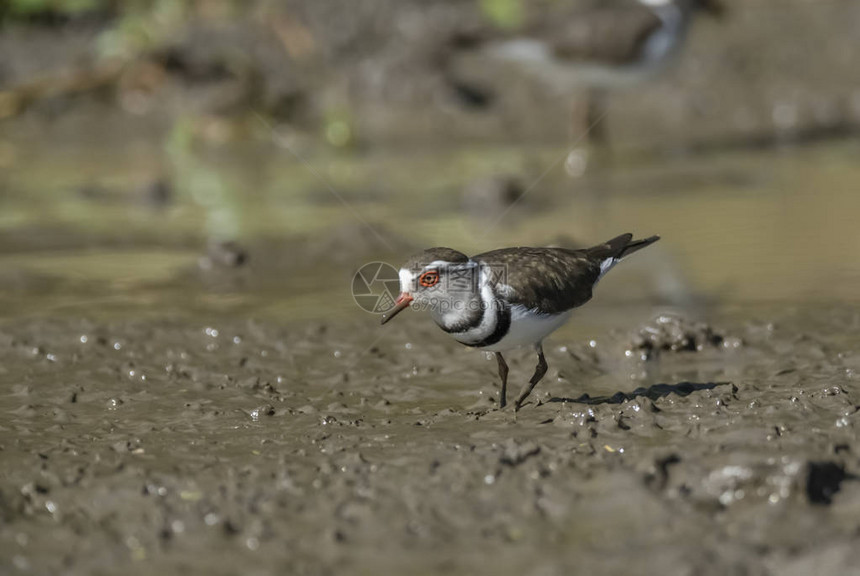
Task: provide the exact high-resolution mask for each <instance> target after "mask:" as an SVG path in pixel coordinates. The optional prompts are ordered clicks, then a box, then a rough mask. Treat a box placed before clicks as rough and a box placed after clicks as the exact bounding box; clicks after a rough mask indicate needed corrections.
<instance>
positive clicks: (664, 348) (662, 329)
mask: <svg viewBox="0 0 860 576" xmlns="http://www.w3.org/2000/svg"><path fill="white" fill-rule="evenodd" d="M743 344H744V342H743V340H742V339H740V338H737V337H733V336H725V335H724V334H722V333H721V332H719V331H717V330H716V329H714V328H713V327H712V326H710V325H709V324H707V323H705V322H696V321H693V320H689V319H687V318H683V317H681V316H675V315H671V314H663V315H661V316H658V317H657V318H655V319H654V320H653V321H651V322H650V323H648V324H646V325H645V326H643V327H642V328H640V329H639V331H638V332H637V333H636V334H634V335H633V337H632V339H631V342H630V346H629V347H628V349H627V350H628V352H630V353H634V352H638V353H639V355H640V356H641V358H642V359H643V360H651V359H653V358H657V357H658V356H660V354H662V353H663V352H701V351H703V350H706V349H708V348H739V347H741V346H743ZM628 355H629V354H628Z"/></svg>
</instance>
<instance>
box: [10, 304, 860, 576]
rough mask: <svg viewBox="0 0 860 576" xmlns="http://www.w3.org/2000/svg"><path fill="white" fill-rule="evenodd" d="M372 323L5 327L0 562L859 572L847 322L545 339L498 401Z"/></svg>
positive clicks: (722, 323)
mask: <svg viewBox="0 0 860 576" xmlns="http://www.w3.org/2000/svg"><path fill="white" fill-rule="evenodd" d="M598 306H599V305H598ZM759 312H761V311H759ZM756 317H758V318H761V320H756V321H753V320H750V318H756ZM372 320H373V318H372V317H369V316H368V317H367V318H363V319H362V320H359V321H356V322H352V321H346V322H335V323H330V322H308V323H300V324H292V325H290V324H287V325H279V324H278V323H275V322H271V321H265V320H257V321H250V320H244V319H239V318H226V319H225V318H221V319H220V320H219V321H218V322H215V323H209V324H206V323H202V322H188V321H185V320H182V321H178V320H176V319H170V318H167V317H154V318H150V319H145V320H136V321H128V320H116V321H112V322H94V321H85V320H81V319H66V320H29V321H19V322H15V323H14V324H12V323H6V324H5V325H3V326H2V327H0V373H2V378H3V380H4V381H5V382H8V383H10V385H9V386H6V387H4V388H3V390H2V393H0V413H2V414H3V417H2V420H0V430H2V436H0V558H3V559H5V560H4V561H5V562H6V566H5V568H3V570H2V572H3V573H31V574H56V573H65V574H113V573H117V572H119V571H122V572H123V573H129V574H144V573H146V574H151V573H154V572H156V571H158V570H166V571H169V572H171V573H175V572H178V571H180V570H191V571H192V572H193V573H209V574H237V573H241V574H268V573H294V574H342V573H355V574H373V573H376V574H378V573H422V574H436V573H439V574H441V573H480V574H535V575H538V574H539V575H545V574H546V575H552V574H570V573H619V572H621V571H625V572H631V566H635V569H634V570H632V573H662V574H679V575H680V574H809V573H813V571H815V572H816V573H828V574H848V573H854V572H856V570H857V568H856V567H857V565H858V563H857V561H858V553H857V550H856V546H855V545H854V542H855V540H856V534H857V530H858V527H860V520H858V518H860V516H858V511H860V482H858V481H857V480H858V478H857V476H856V475H857V474H858V472H860V467H859V466H858V448H857V430H856V428H857V425H858V423H857V411H858V399H857V398H856V392H855V390H856V381H857V377H858V371H860V353H858V352H857V344H858V339H857V328H858V326H860V316H857V314H856V312H854V311H853V310H849V309H846V308H832V309H821V310H815V311H813V310H809V309H805V310H801V311H791V310H786V309H783V310H782V311H781V312H775V311H769V312H767V313H755V312H751V311H750V310H742V311H734V312H731V311H728V312H723V313H721V315H720V318H719V322H718V325H719V328H708V329H709V330H711V331H718V332H720V333H724V334H726V335H729V334H730V335H731V338H737V339H739V340H742V341H743V343H744V345H743V346H737V347H735V346H729V347H726V346H704V347H693V348H692V349H689V350H685V351H678V352H670V351H666V350H663V351H662V353H661V354H659V355H657V356H653V355H649V354H630V349H631V348H630V343H631V337H630V332H629V331H627V332H625V331H615V330H613V329H610V328H606V329H604V330H596V331H594V333H595V334H596V336H595V337H596V340H591V341H589V340H582V339H578V338H569V337H560V338H556V339H554V340H553V342H552V345H551V346H548V347H547V358H548V361H549V364H550V371H549V373H548V376H547V379H546V380H545V381H544V382H543V383H542V384H541V386H539V387H538V389H537V390H536V394H535V395H534V398H533V401H531V402H530V403H528V404H526V405H525V406H524V408H523V409H522V410H520V411H519V412H518V413H515V412H512V411H498V410H495V408H494V405H495V401H496V397H497V392H498V390H497V382H496V381H495V378H496V376H495V368H494V366H495V363H494V362H493V361H491V359H487V358H485V357H484V355H483V354H481V353H476V352H473V351H468V350H464V349H461V348H459V347H457V346H456V345H455V344H453V343H451V342H449V341H448V340H446V339H444V338H442V337H440V335H439V334H437V332H436V330H435V328H434V327H433V326H431V325H430V323H429V322H421V321H417V320H416V319H415V318H414V317H413V318H410V319H409V320H410V321H402V322H397V323H392V324H391V325H390V326H386V328H389V330H385V331H384V332H383V331H382V329H381V328H379V327H377V326H376V323H375V322H373V321H372ZM399 320H403V319H402V318H401V319H399ZM676 320H677V321H678V322H688V323H691V324H690V325H696V324H695V323H694V322H693V321H692V320H680V319H676ZM657 324H660V321H659V319H658V321H657ZM665 324H666V323H665V322H663V325H665ZM654 325H655V324H654V323H653V322H651V323H647V324H645V325H643V330H645V331H646V332H647V331H648V330H647V329H648V327H649V326H650V327H653V326H654ZM698 326H699V327H700V328H701V326H702V325H698ZM376 330H379V332H376ZM652 332H653V331H652ZM510 362H511V379H512V384H514V385H515V384H516V382H517V381H518V379H520V380H523V381H524V380H525V378H526V377H527V375H528V374H529V373H530V370H531V362H532V358H531V355H528V354H525V353H524V354H522V355H512V357H511V360H510ZM813 568H814V570H813Z"/></svg>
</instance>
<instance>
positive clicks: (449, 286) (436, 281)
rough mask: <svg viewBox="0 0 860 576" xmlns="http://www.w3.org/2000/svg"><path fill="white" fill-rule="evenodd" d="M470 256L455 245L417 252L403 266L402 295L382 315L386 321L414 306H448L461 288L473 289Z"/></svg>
mask: <svg viewBox="0 0 860 576" xmlns="http://www.w3.org/2000/svg"><path fill="white" fill-rule="evenodd" d="M470 264H471V263H470V261H469V257H468V256H466V255H465V254H463V253H462V252H457V251H456V250H452V249H451V248H430V249H428V250H424V251H422V252H419V253H418V254H415V255H414V256H412V257H411V258H409V260H407V261H406V263H405V264H403V266H401V268H400V296H399V297H398V298H397V301H396V302H395V304H394V308H392V309H391V310H390V311H389V312H388V313H386V314H385V315H384V316H383V317H382V323H383V324H385V323H386V322H388V321H389V320H391V319H392V318H394V317H395V316H396V315H397V314H399V313H400V312H402V311H403V310H405V309H406V308H407V307H409V306H410V305H413V304H414V305H418V306H421V307H424V308H428V309H430V310H431V311H434V310H436V309H438V308H439V307H440V306H443V307H444V306H445V303H447V302H449V301H450V300H452V298H454V295H455V294H456V293H457V292H458V291H460V290H466V291H471V290H473V285H474V284H473V278H472V276H473V275H472V274H469V273H467V272H469V269H470V268H473V267H472V266H471V265H470Z"/></svg>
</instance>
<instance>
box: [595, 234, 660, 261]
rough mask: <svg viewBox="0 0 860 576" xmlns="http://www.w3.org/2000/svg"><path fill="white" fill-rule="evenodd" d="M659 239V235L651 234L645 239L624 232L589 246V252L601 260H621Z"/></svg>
mask: <svg viewBox="0 0 860 576" xmlns="http://www.w3.org/2000/svg"><path fill="white" fill-rule="evenodd" d="M659 239H660V237H659V236H651V237H649V238H645V239H643V240H633V234H622V235H621V236H618V237H616V238H613V239H612V240H609V241H608V242H604V243H603V244H598V245H597V246H594V247H592V248H589V249H588V250H587V252H588V255H589V256H592V257H594V258H598V259H600V260H605V259H606V258H617V259H618V260H621V259H622V258H625V257H627V256H629V255H630V254H633V253H634V252H636V251H638V250H641V249H643V248H645V247H646V246H650V245H651V244H653V243H654V242H656V241H657V240H659Z"/></svg>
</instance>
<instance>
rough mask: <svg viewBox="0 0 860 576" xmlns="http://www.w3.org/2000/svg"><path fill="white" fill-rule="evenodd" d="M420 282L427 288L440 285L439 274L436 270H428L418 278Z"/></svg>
mask: <svg viewBox="0 0 860 576" xmlns="http://www.w3.org/2000/svg"><path fill="white" fill-rule="evenodd" d="M418 282H419V283H420V284H421V285H422V286H424V287H425V288H431V287H433V286H435V285H436V284H438V283H439V273H438V272H437V271H436V270H428V271H427V272H425V273H424V274H422V275H421V276H420V277H419V278H418Z"/></svg>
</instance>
